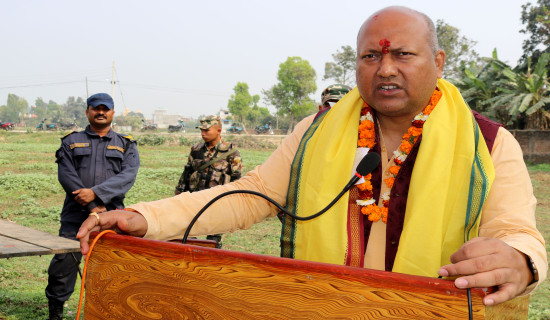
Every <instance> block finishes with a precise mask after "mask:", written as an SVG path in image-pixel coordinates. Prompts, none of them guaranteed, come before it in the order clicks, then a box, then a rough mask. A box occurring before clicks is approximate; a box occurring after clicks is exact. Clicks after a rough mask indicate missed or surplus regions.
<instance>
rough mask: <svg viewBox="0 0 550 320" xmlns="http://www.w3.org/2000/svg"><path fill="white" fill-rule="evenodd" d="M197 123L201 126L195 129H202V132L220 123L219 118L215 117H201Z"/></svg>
mask: <svg viewBox="0 0 550 320" xmlns="http://www.w3.org/2000/svg"><path fill="white" fill-rule="evenodd" d="M199 121H200V123H201V124H200V126H198V127H197V129H204V130H206V129H209V128H210V127H211V126H213V125H215V124H221V123H222V120H221V118H220V116H216V115H211V116H206V117H202V118H201V119H200V120H199Z"/></svg>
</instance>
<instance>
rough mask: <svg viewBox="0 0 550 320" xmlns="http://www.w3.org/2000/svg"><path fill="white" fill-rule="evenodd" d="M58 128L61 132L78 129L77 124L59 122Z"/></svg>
mask: <svg viewBox="0 0 550 320" xmlns="http://www.w3.org/2000/svg"><path fill="white" fill-rule="evenodd" d="M57 126H58V127H59V128H60V129H61V130H74V129H76V122H74V121H73V122H59V123H58V124H57Z"/></svg>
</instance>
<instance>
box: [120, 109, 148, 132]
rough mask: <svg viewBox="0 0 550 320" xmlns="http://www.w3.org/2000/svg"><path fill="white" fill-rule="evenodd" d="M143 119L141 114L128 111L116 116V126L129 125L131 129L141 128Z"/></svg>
mask: <svg viewBox="0 0 550 320" xmlns="http://www.w3.org/2000/svg"><path fill="white" fill-rule="evenodd" d="M143 119H144V117H143V114H141V113H136V112H130V113H128V114H127V115H125V116H124V115H120V116H117V117H116V124H117V125H118V126H131V127H132V129H133V130H136V129H137V128H141V126H142V123H143V122H142V120H143Z"/></svg>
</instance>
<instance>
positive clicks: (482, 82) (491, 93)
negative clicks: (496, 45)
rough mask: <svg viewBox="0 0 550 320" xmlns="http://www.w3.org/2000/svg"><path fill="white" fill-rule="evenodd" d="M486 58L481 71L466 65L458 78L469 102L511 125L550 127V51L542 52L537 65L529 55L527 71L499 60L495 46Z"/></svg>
mask: <svg viewBox="0 0 550 320" xmlns="http://www.w3.org/2000/svg"><path fill="white" fill-rule="evenodd" d="M485 61H486V64H485V66H483V67H482V68H481V70H480V71H476V70H474V69H473V68H466V69H464V73H463V76H462V79H461V80H460V81H456V82H455V83H456V84H457V86H458V87H459V88H460V89H461V91H462V94H463V97H464V99H465V100H466V102H468V104H469V105H470V106H471V107H472V108H473V109H474V110H477V111H481V112H483V113H484V114H485V115H487V116H489V117H490V118H492V119H494V120H496V121H498V122H500V123H503V124H505V125H507V127H508V128H515V129H523V128H524V127H527V128H529V129H548V128H549V126H550V113H549V112H548V106H550V78H548V67H549V65H550V54H548V53H543V54H542V55H541V56H540V58H539V60H538V61H537V63H536V65H535V66H534V67H533V64H532V63H531V59H530V58H528V59H527V67H526V71H524V68H523V66H521V65H518V66H516V67H515V68H511V67H510V66H509V65H507V64H506V63H504V62H502V61H500V60H499V59H498V56H497V53H496V50H495V51H493V58H492V59H489V58H487V59H486V60H485Z"/></svg>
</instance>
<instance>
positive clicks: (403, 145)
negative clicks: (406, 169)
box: [399, 141, 413, 154]
mask: <svg viewBox="0 0 550 320" xmlns="http://www.w3.org/2000/svg"><path fill="white" fill-rule="evenodd" d="M412 148H413V145H412V144H411V143H410V142H409V141H402V142H401V145H400V146H399V149H401V151H403V152H405V153H406V154H409V153H410V152H411V150H412Z"/></svg>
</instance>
